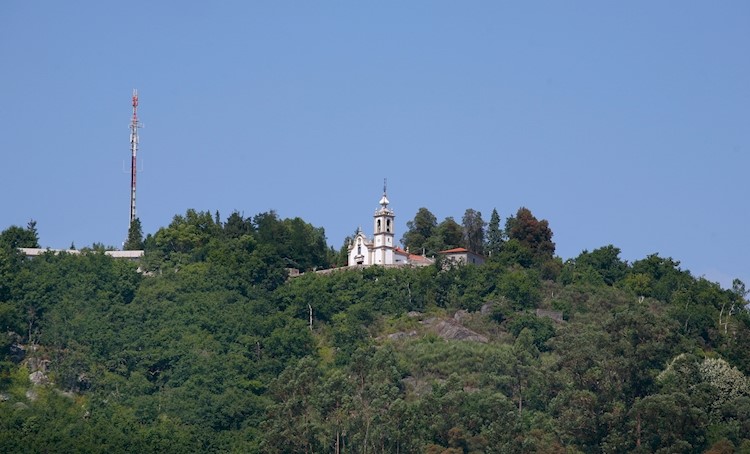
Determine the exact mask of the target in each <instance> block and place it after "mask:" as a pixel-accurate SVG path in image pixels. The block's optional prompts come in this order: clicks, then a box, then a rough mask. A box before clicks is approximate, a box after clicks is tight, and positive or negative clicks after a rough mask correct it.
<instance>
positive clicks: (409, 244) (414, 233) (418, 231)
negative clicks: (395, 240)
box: [401, 207, 437, 253]
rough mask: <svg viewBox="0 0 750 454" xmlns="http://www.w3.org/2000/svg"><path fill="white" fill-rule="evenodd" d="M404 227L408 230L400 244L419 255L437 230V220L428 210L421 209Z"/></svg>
mask: <svg viewBox="0 0 750 454" xmlns="http://www.w3.org/2000/svg"><path fill="white" fill-rule="evenodd" d="M406 226H407V227H408V230H407V231H406V232H404V236H403V237H402V238H401V243H402V244H403V245H404V247H406V248H408V249H409V250H410V251H412V252H413V253H420V251H421V250H422V249H423V248H425V247H426V246H425V243H426V242H427V240H428V239H429V238H430V237H431V236H432V235H433V233H434V232H435V229H436V228H437V218H436V217H435V215H434V214H432V213H431V212H430V210H428V209H427V208H424V207H422V208H420V209H419V210H418V211H417V214H416V216H414V219H413V220H411V221H408V222H407V223H406Z"/></svg>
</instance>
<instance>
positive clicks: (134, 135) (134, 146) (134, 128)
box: [128, 89, 141, 227]
mask: <svg viewBox="0 0 750 454" xmlns="http://www.w3.org/2000/svg"><path fill="white" fill-rule="evenodd" d="M140 127H141V124H140V123H139V122H138V90H135V89H134V90H133V119H132V120H131V122H130V223H129V224H128V227H130V225H131V224H132V223H133V221H134V220H135V217H136V216H135V181H136V179H135V175H136V173H137V171H138V169H137V167H136V155H137V154H138V128H140Z"/></svg>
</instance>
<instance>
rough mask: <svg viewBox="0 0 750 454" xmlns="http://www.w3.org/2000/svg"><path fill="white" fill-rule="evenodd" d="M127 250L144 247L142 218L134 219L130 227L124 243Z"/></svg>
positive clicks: (136, 249) (137, 249)
mask: <svg viewBox="0 0 750 454" xmlns="http://www.w3.org/2000/svg"><path fill="white" fill-rule="evenodd" d="M123 249H124V250H126V251H139V250H141V249H143V229H141V220H140V219H138V218H135V219H133V222H131V223H130V228H129V229H128V239H127V241H125V244H124V245H123Z"/></svg>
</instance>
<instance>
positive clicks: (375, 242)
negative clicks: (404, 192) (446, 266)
mask: <svg viewBox="0 0 750 454" xmlns="http://www.w3.org/2000/svg"><path fill="white" fill-rule="evenodd" d="M389 203H390V202H389V201H388V195H387V194H386V191H385V188H383V197H382V198H381V199H380V202H379V205H380V207H379V208H378V209H377V210H375V215H374V216H373V236H372V239H369V238H367V236H366V235H365V234H364V232H362V230H361V229H360V230H359V231H357V235H356V236H355V237H354V240H353V241H352V242H350V243H349V247H348V253H349V255H348V261H347V264H348V265H349V266H369V265H384V266H387V265H393V266H399V265H401V266H403V265H415V266H420V265H426V264H430V263H432V260H430V259H428V258H426V257H422V256H419V255H414V254H409V252H408V251H404V250H403V249H401V248H398V247H396V234H395V222H394V220H395V218H396V214H395V213H394V212H393V210H392V209H391V208H389V207H388V204H389Z"/></svg>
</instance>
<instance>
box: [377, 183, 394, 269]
mask: <svg viewBox="0 0 750 454" xmlns="http://www.w3.org/2000/svg"><path fill="white" fill-rule="evenodd" d="M386 189H387V187H386V181H385V180H384V181H383V197H382V198H381V199H380V202H379V203H380V208H378V209H377V210H375V216H374V218H375V219H374V221H375V224H374V230H373V231H374V235H373V264H377V265H392V264H393V263H395V257H394V254H393V250H394V247H395V246H394V244H395V243H394V237H395V234H394V231H393V228H394V226H395V223H394V218H395V217H396V215H395V213H394V212H393V210H392V209H390V208H388V204H389V203H390V202H389V201H388V196H387V191H386Z"/></svg>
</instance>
